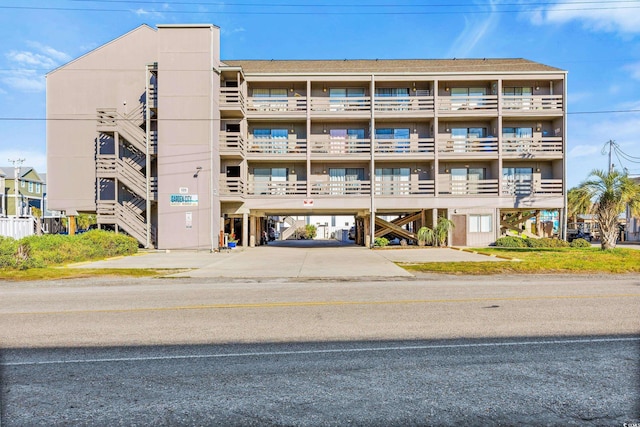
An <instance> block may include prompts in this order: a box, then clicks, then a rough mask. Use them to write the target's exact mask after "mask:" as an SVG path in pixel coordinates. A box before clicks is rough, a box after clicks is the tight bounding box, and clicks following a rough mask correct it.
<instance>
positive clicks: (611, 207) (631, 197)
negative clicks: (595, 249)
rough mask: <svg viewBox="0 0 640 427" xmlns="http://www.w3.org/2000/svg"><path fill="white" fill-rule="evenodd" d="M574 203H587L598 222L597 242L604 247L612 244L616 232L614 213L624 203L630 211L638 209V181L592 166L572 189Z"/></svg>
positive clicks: (639, 194)
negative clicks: (582, 179) (598, 234)
mask: <svg viewBox="0 0 640 427" xmlns="http://www.w3.org/2000/svg"><path fill="white" fill-rule="evenodd" d="M574 197H575V200H574V202H575V203H576V205H577V206H584V205H586V204H588V205H589V212H590V213H593V214H594V215H595V219H596V222H597V223H598V224H599V225H600V242H601V247H602V249H604V250H609V249H613V248H615V247H616V241H617V239H618V235H619V233H620V229H619V226H618V215H620V214H621V213H622V212H624V211H625V209H626V208H627V206H629V207H630V208H631V211H632V212H633V213H634V214H639V213H640V185H639V184H637V183H635V182H634V181H633V180H632V179H630V178H629V176H628V175H627V174H623V173H620V172H618V171H615V170H613V171H610V172H608V173H607V172H604V171H603V170H600V169H594V170H593V171H592V172H591V174H590V175H589V177H588V178H587V180H586V181H584V182H582V183H581V184H580V185H579V186H578V187H577V189H576V191H575V193H574Z"/></svg>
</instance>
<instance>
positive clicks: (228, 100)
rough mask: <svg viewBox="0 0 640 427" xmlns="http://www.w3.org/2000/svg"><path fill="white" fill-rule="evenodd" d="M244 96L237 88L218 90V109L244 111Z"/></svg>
mask: <svg viewBox="0 0 640 427" xmlns="http://www.w3.org/2000/svg"><path fill="white" fill-rule="evenodd" d="M244 102H245V101H244V95H242V92H241V91H240V89H239V88H237V87H221V88H220V108H222V109H229V108H231V109H240V110H242V111H244Z"/></svg>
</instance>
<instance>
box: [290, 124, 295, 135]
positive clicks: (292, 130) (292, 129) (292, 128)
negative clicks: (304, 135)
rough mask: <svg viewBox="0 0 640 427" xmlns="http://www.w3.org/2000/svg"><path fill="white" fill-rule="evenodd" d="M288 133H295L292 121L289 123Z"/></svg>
mask: <svg viewBox="0 0 640 427" xmlns="http://www.w3.org/2000/svg"><path fill="white" fill-rule="evenodd" d="M289 133H296V128H295V127H294V126H293V123H291V129H289Z"/></svg>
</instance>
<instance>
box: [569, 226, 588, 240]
mask: <svg viewBox="0 0 640 427" xmlns="http://www.w3.org/2000/svg"><path fill="white" fill-rule="evenodd" d="M575 239H584V240H587V241H589V242H590V241H592V240H593V236H592V235H591V233H590V232H588V231H582V229H568V230H567V242H572V241H574V240H575Z"/></svg>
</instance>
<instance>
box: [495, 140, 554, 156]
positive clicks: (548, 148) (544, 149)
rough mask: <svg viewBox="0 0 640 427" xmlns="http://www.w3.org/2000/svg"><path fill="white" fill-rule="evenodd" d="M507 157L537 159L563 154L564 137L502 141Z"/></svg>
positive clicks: (503, 150)
mask: <svg viewBox="0 0 640 427" xmlns="http://www.w3.org/2000/svg"><path fill="white" fill-rule="evenodd" d="M502 153H503V155H504V156H505V157H525V158H526V157H535V156H545V155H546V156H553V155H561V154H562V137H559V136H552V137H542V138H541V139H540V138H509V139H503V140H502Z"/></svg>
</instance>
